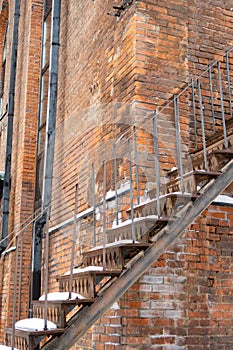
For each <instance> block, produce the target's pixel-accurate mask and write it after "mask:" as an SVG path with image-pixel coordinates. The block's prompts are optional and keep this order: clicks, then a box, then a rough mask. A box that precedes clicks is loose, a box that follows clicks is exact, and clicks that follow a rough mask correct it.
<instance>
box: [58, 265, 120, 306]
mask: <svg viewBox="0 0 233 350" xmlns="http://www.w3.org/2000/svg"><path fill="white" fill-rule="evenodd" d="M121 272H122V271H121V270H119V269H103V270H91V271H90V270H87V271H80V272H73V274H72V275H73V277H76V276H87V275H96V276H112V275H114V276H117V275H119V274H120V273H121ZM57 278H58V279H61V278H63V279H65V278H70V275H68V274H67V275H62V276H58V277H57ZM80 300H82V299H80Z"/></svg>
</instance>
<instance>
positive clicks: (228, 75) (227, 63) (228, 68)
mask: <svg viewBox="0 0 233 350" xmlns="http://www.w3.org/2000/svg"><path fill="white" fill-rule="evenodd" d="M226 66H227V82H228V95H229V106H230V116H231V118H232V98H231V76H230V62H229V51H227V53H226Z"/></svg>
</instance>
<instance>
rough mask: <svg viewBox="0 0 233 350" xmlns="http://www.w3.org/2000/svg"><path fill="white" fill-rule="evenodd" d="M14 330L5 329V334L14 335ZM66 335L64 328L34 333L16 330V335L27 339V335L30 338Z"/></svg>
mask: <svg viewBox="0 0 233 350" xmlns="http://www.w3.org/2000/svg"><path fill="white" fill-rule="evenodd" d="M12 331H13V329H12V328H5V332H8V333H12ZM62 333H64V328H56V329H51V330H40V331H32V330H26V329H15V335H16V336H21V337H25V335H29V336H43V335H44V336H46V335H56V334H62Z"/></svg>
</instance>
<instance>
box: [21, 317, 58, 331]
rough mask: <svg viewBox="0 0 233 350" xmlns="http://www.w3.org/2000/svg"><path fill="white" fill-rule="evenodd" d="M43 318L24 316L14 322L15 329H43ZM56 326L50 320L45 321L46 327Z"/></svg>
mask: <svg viewBox="0 0 233 350" xmlns="http://www.w3.org/2000/svg"><path fill="white" fill-rule="evenodd" d="M44 326H45V320H44V319H43V318H25V319H24V320H20V321H17V322H16V323H15V329H18V330H23V331H43V330H44ZM56 328H57V326H56V324H55V323H53V322H51V321H47V329H48V330H52V329H56Z"/></svg>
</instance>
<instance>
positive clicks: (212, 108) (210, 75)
mask: <svg viewBox="0 0 233 350" xmlns="http://www.w3.org/2000/svg"><path fill="white" fill-rule="evenodd" d="M211 69H212V66H211V65H209V67H208V72H209V84H210V101H211V111H212V120H213V126H214V132H216V125H215V112H214V100H213V82H212V71H211Z"/></svg>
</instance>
